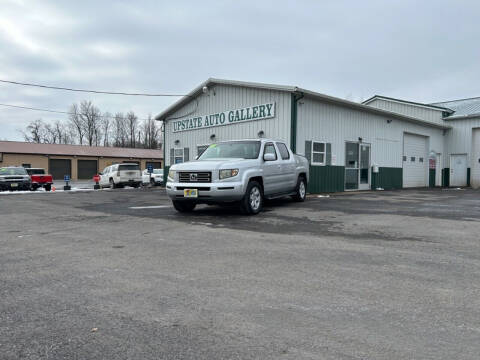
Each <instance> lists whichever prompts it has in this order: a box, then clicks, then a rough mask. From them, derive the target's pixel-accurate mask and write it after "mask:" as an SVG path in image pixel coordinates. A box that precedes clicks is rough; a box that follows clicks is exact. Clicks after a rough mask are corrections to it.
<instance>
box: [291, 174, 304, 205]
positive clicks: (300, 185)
mask: <svg viewBox="0 0 480 360" xmlns="http://www.w3.org/2000/svg"><path fill="white" fill-rule="evenodd" d="M306 197H307V182H306V181H305V177H303V176H299V177H298V180H297V187H296V188H295V195H293V196H292V198H293V200H295V201H298V202H303V201H305V198H306Z"/></svg>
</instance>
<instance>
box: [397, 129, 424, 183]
mask: <svg viewBox="0 0 480 360" xmlns="http://www.w3.org/2000/svg"><path fill="white" fill-rule="evenodd" d="M427 165H428V157H427V138H426V137H425V136H420V135H413V134H404V135H403V187H423V186H428V178H427Z"/></svg>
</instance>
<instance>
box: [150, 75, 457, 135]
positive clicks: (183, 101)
mask: <svg viewBox="0 0 480 360" xmlns="http://www.w3.org/2000/svg"><path fill="white" fill-rule="evenodd" d="M212 85H230V86H241V87H250V88H255V89H267V90H275V91H283V92H288V93H292V94H304V95H308V96H310V97H312V98H315V99H318V100H322V101H325V102H329V103H335V104H338V105H341V106H346V107H349V108H352V109H355V110H360V111H366V112H369V113H372V114H377V115H383V116H388V117H391V118H394V119H398V120H404V121H408V122H411V123H415V124H420V125H426V126H430V127H434V128H437V129H444V130H445V129H450V128H451V126H449V125H442V124H437V123H433V122H429V121H425V120H421V119H417V118H414V117H411V116H407V115H402V114H398V113H394V112H391V111H387V110H383V109H377V108H375V107H373V106H368V105H365V104H363V103H362V104H360V103H357V102H354V101H349V100H344V99H340V98H337V97H334V96H329V95H325V94H322V93H318V92H315V91H311V90H307V89H302V88H299V87H297V86H285V85H274V84H265V83H255V82H246V81H236V80H225V79H215V78H209V79H208V80H206V81H204V82H203V83H201V84H200V85H199V86H197V87H196V88H194V89H193V90H192V91H190V92H189V93H188V94H187V95H186V96H184V97H183V98H181V99H180V100H178V101H176V102H175V103H173V104H172V105H171V106H169V107H168V108H166V109H165V110H164V111H163V112H161V113H160V114H159V115H157V116H155V120H160V121H168V120H169V119H168V116H169V115H171V114H172V113H173V112H175V111H177V110H178V109H179V108H181V107H182V106H183V105H185V104H187V103H188V102H190V101H191V100H192V99H194V98H195V97H196V96H198V95H200V94H202V92H203V87H205V86H207V87H209V86H212Z"/></svg>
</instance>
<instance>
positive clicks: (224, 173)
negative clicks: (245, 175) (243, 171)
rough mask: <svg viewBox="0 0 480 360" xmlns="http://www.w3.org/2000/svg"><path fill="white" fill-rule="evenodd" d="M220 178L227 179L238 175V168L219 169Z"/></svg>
mask: <svg viewBox="0 0 480 360" xmlns="http://www.w3.org/2000/svg"><path fill="white" fill-rule="evenodd" d="M219 175H220V176H219V178H220V180H223V179H228V178H231V177H234V176H237V175H238V169H228V170H220V174H219Z"/></svg>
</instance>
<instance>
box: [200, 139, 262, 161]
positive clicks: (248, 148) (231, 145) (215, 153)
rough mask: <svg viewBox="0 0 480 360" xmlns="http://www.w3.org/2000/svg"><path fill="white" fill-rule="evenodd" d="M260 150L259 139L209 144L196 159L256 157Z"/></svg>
mask: <svg viewBox="0 0 480 360" xmlns="http://www.w3.org/2000/svg"><path fill="white" fill-rule="evenodd" d="M259 152H260V141H232V142H225V143H219V144H212V145H210V146H209V147H208V148H207V149H206V150H205V151H204V152H203V153H202V155H200V157H199V158H198V160H208V159H231V158H237V159H238V158H240V159H256V158H258V153H259Z"/></svg>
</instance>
